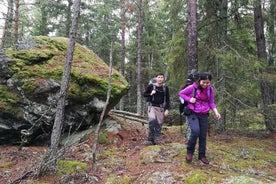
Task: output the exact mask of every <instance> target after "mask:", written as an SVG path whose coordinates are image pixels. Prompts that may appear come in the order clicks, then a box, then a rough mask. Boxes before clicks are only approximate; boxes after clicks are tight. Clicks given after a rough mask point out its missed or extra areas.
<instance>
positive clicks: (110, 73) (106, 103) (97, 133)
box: [92, 44, 113, 170]
mask: <svg viewBox="0 0 276 184" xmlns="http://www.w3.org/2000/svg"><path fill="white" fill-rule="evenodd" d="M112 51H113V46H112V44H111V47H110V58H109V72H108V90H107V96H106V101H105V106H104V108H103V111H102V113H101V117H100V120H99V123H98V126H97V128H96V130H95V136H94V142H93V146H92V157H93V160H92V161H93V169H94V170H95V169H96V152H97V145H98V138H99V132H100V129H101V126H102V123H103V118H104V115H105V113H106V109H107V106H108V103H109V99H110V94H111V82H112V77H111V75H112V65H113V57H112Z"/></svg>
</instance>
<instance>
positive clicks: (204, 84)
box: [199, 79, 211, 89]
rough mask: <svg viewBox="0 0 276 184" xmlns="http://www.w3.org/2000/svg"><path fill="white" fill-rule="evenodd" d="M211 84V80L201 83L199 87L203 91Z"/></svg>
mask: <svg viewBox="0 0 276 184" xmlns="http://www.w3.org/2000/svg"><path fill="white" fill-rule="evenodd" d="M210 83H211V81H210V80H209V79H207V80H201V81H199V85H200V86H201V87H202V88H203V89H205V88H207V86H209V85H210Z"/></svg>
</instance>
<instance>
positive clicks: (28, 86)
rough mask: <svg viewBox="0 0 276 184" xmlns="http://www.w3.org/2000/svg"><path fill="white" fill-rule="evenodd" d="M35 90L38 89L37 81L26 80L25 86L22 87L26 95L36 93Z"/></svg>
mask: <svg viewBox="0 0 276 184" xmlns="http://www.w3.org/2000/svg"><path fill="white" fill-rule="evenodd" d="M35 88H36V82H35V79H27V80H24V84H23V86H22V89H23V90H24V91H25V92H26V93H31V92H34V90H35Z"/></svg>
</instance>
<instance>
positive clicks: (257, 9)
mask: <svg viewBox="0 0 276 184" xmlns="http://www.w3.org/2000/svg"><path fill="white" fill-rule="evenodd" d="M254 23H255V25H254V26H255V34H256V46H257V54H258V59H259V60H260V62H262V63H264V65H265V66H267V65H268V62H267V53H266V45H265V36H264V20H263V15H262V6H261V1H260V0H259V1H257V3H256V4H255V6H254ZM264 73H265V71H263V69H261V70H260V74H259V75H260V85H259V86H260V91H261V96H262V108H263V109H262V110H263V114H264V121H265V126H266V129H267V130H268V131H270V132H275V131H276V127H275V126H274V125H275V120H273V118H272V117H270V113H269V105H270V104H271V101H270V99H271V97H270V94H271V93H270V84H269V81H268V79H266V78H265V77H264Z"/></svg>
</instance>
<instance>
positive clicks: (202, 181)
mask: <svg viewBox="0 0 276 184" xmlns="http://www.w3.org/2000/svg"><path fill="white" fill-rule="evenodd" d="M184 181H185V183H186V184H194V183H197V184H206V183H208V176H207V174H205V173H204V172H203V171H201V170H194V171H192V173H191V174H190V175H189V176H187V178H185V180H184Z"/></svg>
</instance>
